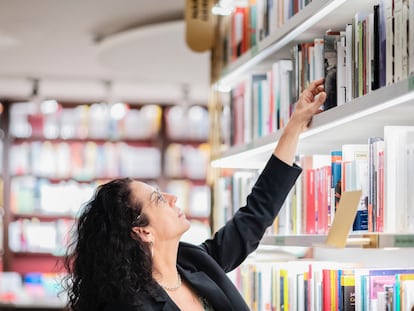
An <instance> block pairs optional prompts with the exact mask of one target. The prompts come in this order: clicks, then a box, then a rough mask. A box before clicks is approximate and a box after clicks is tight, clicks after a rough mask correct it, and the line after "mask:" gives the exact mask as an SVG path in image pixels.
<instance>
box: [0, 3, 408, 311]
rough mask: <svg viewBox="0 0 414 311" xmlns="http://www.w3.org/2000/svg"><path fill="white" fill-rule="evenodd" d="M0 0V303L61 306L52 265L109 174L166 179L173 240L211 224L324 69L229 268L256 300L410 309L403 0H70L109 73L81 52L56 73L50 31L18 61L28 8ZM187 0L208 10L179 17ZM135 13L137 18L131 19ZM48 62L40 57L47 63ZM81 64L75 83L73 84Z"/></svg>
mask: <svg viewBox="0 0 414 311" xmlns="http://www.w3.org/2000/svg"><path fill="white" fill-rule="evenodd" d="M121 2H123V1H121ZM5 3H6V1H3V2H1V4H2V6H4V10H1V11H2V12H1V13H0V14H1V15H0V17H1V19H0V29H1V30H0V55H2V57H1V60H0V67H1V69H0V81H1V82H0V98H1V104H2V105H1V115H0V122H1V123H0V125H1V134H2V135H1V153H0V154H1V157H2V160H1V162H0V163H1V173H2V179H1V181H2V192H1V211H2V213H1V215H2V217H1V222H0V224H1V230H0V232H1V234H2V238H1V239H0V240H1V242H2V244H1V249H2V253H1V258H0V263H1V274H0V309H1V310H3V309H4V310H13V309H21V310H22V309H26V310H30V309H41V310H52V309H55V310H62V309H63V307H64V303H65V297H64V295H58V293H60V287H59V282H58V281H59V280H60V278H61V277H62V276H63V275H64V270H63V269H62V268H60V267H59V266H58V265H56V262H57V261H58V260H59V258H61V256H62V254H63V253H64V251H65V246H66V243H67V234H68V232H69V231H70V228H71V226H72V225H73V223H75V222H76V217H77V215H79V212H80V211H81V209H82V204H83V203H84V202H86V201H87V200H88V199H89V198H90V197H91V195H92V193H93V189H94V188H95V187H96V186H97V185H99V184H101V183H103V182H105V181H107V180H110V179H112V178H115V177H124V176H130V177H133V178H136V179H140V180H143V181H146V182H148V183H152V184H154V185H158V186H159V187H160V188H161V189H165V190H166V191H167V192H171V193H174V194H177V196H178V197H179V205H180V206H181V207H182V208H183V210H184V211H185V213H186V215H187V218H189V219H190V220H191V221H192V223H193V224H192V229H191V230H190V231H189V232H188V233H187V234H186V235H185V236H183V240H186V241H190V242H194V243H197V242H199V241H202V240H203V239H205V238H207V237H209V236H211V235H212V234H213V233H214V232H215V231H216V230H217V229H218V228H219V227H220V226H222V225H223V224H224V223H225V222H226V221H227V220H228V219H229V218H230V217H231V216H232V215H233V214H234V213H235V212H236V211H237V209H238V208H239V207H240V206H243V205H244V200H245V199H246V196H247V194H248V193H249V191H250V189H251V187H252V185H253V184H254V182H255V180H256V178H257V176H258V174H259V173H260V170H261V169H262V168H263V166H264V164H265V163H266V161H267V159H268V158H269V157H270V154H271V152H272V150H273V148H274V146H275V144H276V143H277V141H278V139H279V138H280V134H281V131H282V130H283V128H284V126H285V124H286V122H287V121H288V119H289V117H290V115H291V113H292V111H293V110H294V109H295V102H296V100H297V98H298V96H299V94H300V93H301V91H302V90H303V89H304V88H305V87H306V86H307V85H308V84H309V83H310V82H311V81H313V80H315V79H318V78H320V77H324V78H325V89H326V91H327V94H328V97H327V101H326V103H325V104H324V107H323V108H324V109H323V111H322V112H321V113H320V114H318V115H317V116H315V117H314V119H313V121H312V123H311V125H310V127H309V129H308V130H307V131H306V132H304V133H303V134H302V135H301V136H300V141H299V145H298V150H297V159H296V160H297V163H298V165H300V166H301V167H302V168H303V173H302V174H301V176H300V178H299V179H298V181H297V182H296V184H295V186H294V188H293V189H292V191H291V192H290V194H289V196H288V198H287V200H286V201H285V203H284V207H283V209H282V210H281V213H280V214H279V215H278V217H277V219H276V220H275V222H274V224H273V225H272V226H271V227H269V228H268V230H267V232H266V234H265V236H264V238H263V239H262V241H261V243H260V246H259V248H258V250H257V251H256V252H254V253H253V254H252V255H251V256H249V257H248V258H247V259H246V261H245V262H244V263H243V264H242V265H241V266H240V267H239V268H237V269H236V270H234V271H232V272H230V273H229V277H230V278H231V279H232V280H233V282H234V283H235V284H236V286H237V287H238V288H239V290H240V292H241V293H242V294H243V297H244V298H245V300H246V302H247V303H248V305H249V306H250V308H251V309H252V310H257V311H267V310H315V311H316V310H345V311H346V310H361V311H362V310H373V311H374V310H413V309H414V261H413V258H414V203H413V202H414V191H413V189H414V3H413V1H411V0H365V1H361V0H244V1H216V0H215V1H213V0H210V1H201V0H200V1H186V2H185V3H184V2H183V1H169V2H168V4H167V2H160V3H158V4H156V1H154V4H153V5H154V7H152V6H150V7H148V8H147V10H148V11H147V12H145V14H144V15H142V14H143V12H142V11H145V10H146V9H143V8H137V6H138V5H137V4H136V3H132V2H128V1H124V3H123V6H124V8H123V11H122V10H121V9H118V8H115V9H113V8H112V7H111V6H109V5H108V4H107V3H101V2H97V1H95V2H94V3H95V5H96V6H95V7H88V6H85V5H83V4H81V3H80V2H79V3H78V4H76V3H75V4H73V3H72V4H65V5H67V6H68V7H66V9H67V10H66V11H68V12H72V13H74V12H75V10H74V7H76V6H77V5H78V6H80V7H81V10H80V11H79V10H78V11H76V12H78V13H79V12H83V13H82V14H84V15H85V16H86V17H87V19H88V22H89V24H87V23H86V24H84V25H82V23H78V24H77V27H74V26H72V25H71V30H72V31H79V29H80V26H79V25H82V26H83V27H86V28H89V29H88V31H89V30H90V29H96V28H97V27H101V28H102V29H103V30H102V32H101V33H99V32H97V34H96V36H95V37H96V38H94V40H91V41H94V42H93V44H95V45H98V48H97V49H96V50H94V52H96V54H97V55H93V57H95V58H98V59H99V60H100V61H101V62H102V64H105V65H106V66H108V67H109V68H111V70H113V71H111V70H108V71H105V70H102V68H101V67H99V66H98V62H97V60H96V59H94V60H93V62H92V64H89V63H87V62H85V63H83V64H82V62H80V63H79V64H81V65H82V66H81V69H82V70H84V71H88V70H91V74H90V75H89V76H88V75H86V76H81V75H80V73H79V74H76V73H75V72H74V70H77V68H79V67H76V66H75V65H74V66H73V67H72V65H69V66H67V67H66V68H65V70H66V71H64V70H63V69H62V68H64V66H63V67H58V68H59V69H58V70H62V74H63V73H67V77H64V76H59V74H57V73H56V72H53V66H55V65H56V66H57V62H58V60H59V58H58V57H57V56H56V57H54V56H53V52H54V48H55V47H54V46H52V44H51V42H52V41H50V42H49V44H51V46H50V51H48V50H46V49H43V50H41V53H42V54H41V55H40V53H39V52H38V54H34V55H39V60H36V59H35V61H36V62H35V63H34V64H33V63H25V62H24V61H21V60H24V58H23V57H24V54H25V53H28V54H29V56H30V55H31V54H30V53H32V52H31V51H30V50H28V51H22V50H21V49H22V47H19V44H21V42H19V39H20V38H19V37H18V36H17V35H21V34H23V33H24V32H23V31H22V29H23V28H26V29H31V28H30V25H31V23H33V22H35V21H36V20H35V19H34V18H33V17H31V18H29V17H28V16H24V15H19V11H22V10H23V7H19V4H16V3H15V2H14V3H12V2H9V4H5ZM195 4H197V5H199V8H198V9H200V12H203V14H201V15H202V17H200V20H202V21H204V22H205V21H208V23H202V22H200V20H198V21H195V20H194V19H197V16H196V15H194V14H193V15H191V14H188V11H189V10H191V9H193V10H196V9H197V5H195ZM49 5H50V6H45V7H43V8H42V7H41V6H40V7H37V8H36V11H35V12H36V13H38V15H39V18H41V17H43V18H44V20H45V21H47V20H48V16H49V15H51V14H52V15H57V16H58V12H59V11H60V7H59V6H60V5H62V4H61V3H54V2H53V3H52V2H50V3H49ZM126 5H129V6H130V7H129V8H127V9H125V6H126ZM6 6H7V7H6ZM100 6H102V11H100V12H97V11H96V8H99V7H100ZM106 6H107V7H106ZM156 7H157V10H159V11H156V9H155V8H156ZM109 8H110V9H109ZM48 10H49V11H48ZM134 10H135V11H134ZM152 10H153V11H152ZM25 11H27V10H25ZM41 12H43V13H41ZM102 12H103V13H102ZM105 12H107V13H106V14H107V15H105ZM108 12H109V13H108ZM193 12H194V11H193ZM6 13H7V16H6V15H5V14H6ZM11 13H13V14H11ZM40 13H41V14H40ZM20 14H21V13H20ZM134 14H136V15H137V16H139V18H141V20H142V23H137V22H136V21H135V25H137V24H139V25H140V27H138V30H139V31H138V32H137V33H134V31H132V30H131V26H130V25H132V24H134V23H133V22H132V20H133V17H132V16H131V15H134ZM139 14H141V15H139ZM146 14H147V15H146ZM151 14H152V15H153V21H152V22H151V23H150V22H149V19H150V18H149V16H151ZM157 14H158V15H157ZM93 16H99V17H100V18H101V20H98V19H96V20H95V19H94V18H92V17H93ZM108 16H112V17H113V19H110V18H108ZM115 16H118V17H119V18H120V20H121V19H123V20H124V23H125V24H123V25H121V24H120V23H119V22H118V21H115ZM165 16H167V17H168V18H165ZM161 17H163V18H164V20H165V19H169V21H168V22H165V23H164V22H163V23H160V20H161V19H162V18H161ZM128 18H129V20H128ZM12 19H15V20H17V21H19V23H17V24H14V25H15V26H16V25H20V26H19V27H20V28H19V27H17V28H15V29H14V28H11V26H10V25H12V23H10V24H8V23H9V22H10V20H12ZM58 19H61V22H62V23H63V21H65V20H70V19H69V18H68V17H64V18H63V17H61V16H58ZM58 19H56V20H54V21H55V23H57V24H56V29H54V30H56V31H59V29H60V26H59V23H58ZM172 19H174V20H175V21H174V22H171V20H172ZM177 19H179V21H178V22H177ZM191 19H193V20H191ZM103 21H107V22H108V21H112V24H113V27H112V28H111V27H106V28H105V27H102V23H103ZM196 22H198V23H196ZM154 23H155V24H154ZM144 24H151V26H142V25H144ZM161 24H162V25H163V26H166V27H164V28H163V27H161V26H160V25H161ZM42 25H43V24H42ZM44 25H46V26H47V29H48V32H47V33H42V34H39V33H41V32H39V33H37V32H36V31H35V30H34V29H35V26H33V27H32V29H31V30H32V31H30V32H27V33H25V35H26V36H27V38H29V39H30V40H33V41H35V40H40V42H46V41H42V40H46V37H47V36H46V34H48V33H49V32H51V30H50V23H46V22H44ZM125 25H128V26H129V27H130V28H127V27H126V26H125ZM190 26H191V27H190ZM145 27H149V28H148V29H147V30H148V31H147V32H142V28H145ZM120 29H121V30H122V31H120ZM124 29H127V30H124ZM132 29H134V28H132ZM166 29H167V30H168V31H172V30H174V31H176V32H172V33H169V32H168V31H166ZM61 30H62V31H63V30H64V29H63V28H62V29H61ZM116 31H118V33H116ZM114 33H116V34H115V35H114ZM177 34H178V35H177ZM13 35H16V38H14V37H13ZM66 35H67V36H66V37H65V39H64V40H63V39H61V41H59V42H57V43H61V44H62V45H63V50H62V53H63V52H64V53H65V54H66V55H67V54H73V55H72V57H74V58H77V55H79V58H81V57H80V56H81V55H82V54H77V53H80V51H74V48H73V46H71V45H72V44H73V43H74V42H70V43H69V44H68V43H67V42H66V41H65V40H68V41H70V39H71V35H70V33H67V34H66ZM146 35H147V36H146ZM185 36H186V42H185V40H184V37H185ZM42 37H44V38H42ZM27 38H26V40H27ZM149 38H152V39H154V38H159V39H161V40H160V42H163V44H165V45H163V44H161V43H160V44H158V43H154V41H151V40H150V39H149ZM170 39H173V40H175V42H171V41H169V40H170ZM199 39H201V40H199ZM48 40H49V39H48ZM82 40H86V39H85V38H83V39H82ZM140 40H141V41H140ZM142 40H144V41H142ZM65 42H66V43H65ZM144 43H145V44H144ZM173 43H175V44H176V45H180V44H181V45H182V47H181V48H180V49H179V48H177V49H175V48H172V47H173V46H174V45H173ZM82 44H83V45H85V42H83V43H82V42H81V44H80V45H79V47H80V50H81V47H82V48H84V46H83V45H82ZM88 44H91V45H92V43H90V42H89V41H88ZM58 45H59V44H56V46H58ZM147 45H149V47H148V46H147ZM144 46H147V48H148V50H147V49H146V48H144ZM48 48H49V47H48ZM86 48H89V49H91V46H87V47H86ZM19 49H20V50H19ZM190 50H191V51H190ZM46 51H47V52H46ZM81 51H82V53H83V52H84V51H83V50H81ZM155 51H156V52H155ZM158 52H159V54H158ZM33 53H34V52H33ZM85 53H86V54H87V56H88V57H92V56H91V55H90V54H91V50H86V52H85ZM140 53H141V54H140ZM174 53H175V54H174ZM3 54H4V55H3ZM19 57H22V58H19ZM128 57H130V59H128ZM123 58H126V59H127V60H126V61H125V62H122V61H121V60H123ZM11 60H16V61H20V62H19V63H18V64H17V63H12V62H11ZM41 60H47V61H48V62H50V63H48V62H46V63H45V64H46V65H47V64H49V65H48V66H46V68H43V67H42V66H40V65H42V63H41ZM87 61H91V59H87ZM135 61H136V62H137V64H133V63H132V62H135ZM192 61H193V63H191V62H192ZM32 62H33V60H32ZM128 62H130V63H128ZM126 63H127V64H126ZM79 64H77V65H79ZM102 64H101V66H102ZM61 65H62V64H61ZM63 65H67V64H63ZM25 66H28V67H29V69H27V71H26V70H24V68H25ZM30 66H31V67H30ZM94 66H95V67H99V70H97V68H94ZM177 66H178V67H177ZM39 67H40V68H39ZM68 67H70V68H68ZM14 68H15V70H14ZM116 68H117V69H119V71H118V72H117V71H115V69H116ZM36 70H38V72H37V71H36ZM94 70H95V71H94ZM197 70H198V71H197ZM194 71H196V72H194ZM23 72H24V73H25V74H26V75H27V76H24V77H22V73H23ZM26 72H27V73H26ZM120 72H122V74H121V73H120ZM134 73H135V74H136V75H134ZM105 74H106V75H105ZM77 76H80V77H82V79H79V81H76V83H75V84H76V85H81V86H82V87H81V88H80V89H82V90H83V93H82V92H80V91H79V90H78V91H76V90H75V89H74V87H73V84H74V83H72V84H71V83H69V82H67V81H69V80H70V79H68V77H70V78H71V79H73V77H77ZM111 76H112V77H114V79H110V78H109V77H111ZM86 77H88V78H89V80H88V79H86ZM91 77H99V78H100V79H99V81H98V82H99V83H95V82H96V81H93V83H91V82H90V81H91ZM115 77H116V78H117V79H115ZM154 77H157V78H158V79H155V78H154ZM19 78H25V79H24V80H23V79H20V80H19ZM63 78H66V80H65V79H63ZM128 79H129V80H128ZM134 79H135V80H134ZM92 80H93V79H92ZM96 80H98V79H96ZM63 81H64V82H65V83H66V84H65V83H64V82H63ZM120 81H121V82H123V81H140V83H135V84H134V83H131V85H132V89H133V90H134V92H135V93H134V92H132V91H131V87H130V88H125V87H121V83H120ZM168 81H169V82H171V81H172V83H173V84H174V85H175V89H174V88H171V85H169V84H167V83H166V82H168ZM70 82H73V81H70ZM94 83H95V84H94ZM197 83H198V84H197ZM143 85H144V86H143ZM154 85H155V86H154ZM200 85H201V86H205V89H204V90H205V92H204V91H203V88H202V87H201V90H202V91H200V88H198V87H199V86H200ZM51 86H55V88H54V89H52V88H51ZM21 89H23V90H24V91H20V92H19V91H18V90H21ZM56 89H60V92H57V91H56ZM85 89H87V90H88V92H85ZM149 89H152V94H151V96H149V94H148V90H149ZM62 90H63V91H62ZM91 90H92V91H91ZM137 90H138V91H139V92H138V91H137ZM65 91H66V93H65ZM68 94H69V95H68ZM195 94H198V95H200V94H201V96H198V97H197V96H195ZM336 216H338V217H336Z"/></svg>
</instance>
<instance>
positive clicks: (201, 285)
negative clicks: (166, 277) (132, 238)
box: [179, 268, 232, 311]
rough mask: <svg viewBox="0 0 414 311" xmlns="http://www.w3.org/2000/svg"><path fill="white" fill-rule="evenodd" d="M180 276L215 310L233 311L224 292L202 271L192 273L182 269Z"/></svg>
mask: <svg viewBox="0 0 414 311" xmlns="http://www.w3.org/2000/svg"><path fill="white" fill-rule="evenodd" d="M179 270H180V274H181V275H182V276H183V277H184V279H186V280H187V281H188V283H190V285H191V286H192V287H193V288H194V289H195V290H196V292H197V293H198V294H199V295H201V296H202V297H204V298H206V299H207V300H208V301H209V303H210V304H211V305H212V306H213V308H214V310H220V311H231V310H232V307H231V304H230V301H229V300H228V298H227V297H226V295H225V294H224V292H223V290H222V289H221V288H220V287H219V286H217V284H216V283H215V282H213V280H211V279H210V278H209V277H208V275H207V274H205V273H204V272H202V271H198V272H193V273H192V272H190V271H187V270H183V269H180V268H179Z"/></svg>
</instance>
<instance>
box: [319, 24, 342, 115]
mask: <svg viewBox="0 0 414 311" xmlns="http://www.w3.org/2000/svg"><path fill="white" fill-rule="evenodd" d="M339 40H340V34H339V32H328V33H327V34H325V35H324V36H323V41H324V43H323V57H324V76H325V92H326V95H327V96H326V101H325V103H324V105H323V109H324V110H327V109H330V108H332V107H335V106H337V92H336V86H337V53H338V51H337V42H338V41H339Z"/></svg>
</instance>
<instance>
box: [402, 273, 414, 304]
mask: <svg viewBox="0 0 414 311" xmlns="http://www.w3.org/2000/svg"><path fill="white" fill-rule="evenodd" d="M402 286H403V291H404V295H403V301H401V305H402V306H403V308H402V310H407V311H410V310H412V309H413V308H414V280H406V281H404V283H403V284H402Z"/></svg>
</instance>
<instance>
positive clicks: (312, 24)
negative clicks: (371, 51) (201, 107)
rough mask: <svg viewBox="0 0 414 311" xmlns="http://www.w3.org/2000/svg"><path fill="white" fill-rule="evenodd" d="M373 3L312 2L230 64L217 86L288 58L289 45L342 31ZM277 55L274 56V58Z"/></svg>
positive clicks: (366, 0)
mask: <svg viewBox="0 0 414 311" xmlns="http://www.w3.org/2000/svg"><path fill="white" fill-rule="evenodd" d="M374 4H375V1H373V0H363V1H361V0H314V1H312V2H311V3H310V4H308V5H307V6H306V7H305V8H304V9H303V10H301V11H300V12H298V13H297V14H295V15H294V16H293V17H292V18H290V19H289V20H288V21H286V23H285V24H283V25H282V26H281V27H280V28H278V29H277V30H276V32H275V33H273V34H270V35H269V36H268V37H266V38H265V39H264V40H262V41H260V42H259V43H258V45H257V46H255V47H253V48H252V49H250V50H249V51H247V52H246V53H245V54H244V55H242V56H241V57H240V58H238V59H237V60H236V61H234V62H232V63H231V64H229V65H228V66H227V67H226V68H225V69H224V70H223V75H222V76H221V78H220V79H219V80H218V81H217V83H216V86H217V87H219V89H220V88H230V87H232V86H233V85H234V84H235V83H236V82H237V81H240V78H241V77H242V76H243V74H246V73H249V72H250V71H252V70H255V69H257V68H258V66H259V65H260V67H266V64H268V63H270V62H274V61H275V60H277V59H281V58H285V57H289V58H290V56H289V54H290V48H291V44H292V43H295V42H304V41H309V40H313V39H314V38H316V37H320V36H322V35H323V34H324V33H325V32H326V31H327V30H338V31H339V30H343V29H344V28H345V25H346V24H348V23H352V17H353V16H354V15H355V13H356V12H358V11H371V10H372V7H373V5H374ZM276 54H277V55H276Z"/></svg>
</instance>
